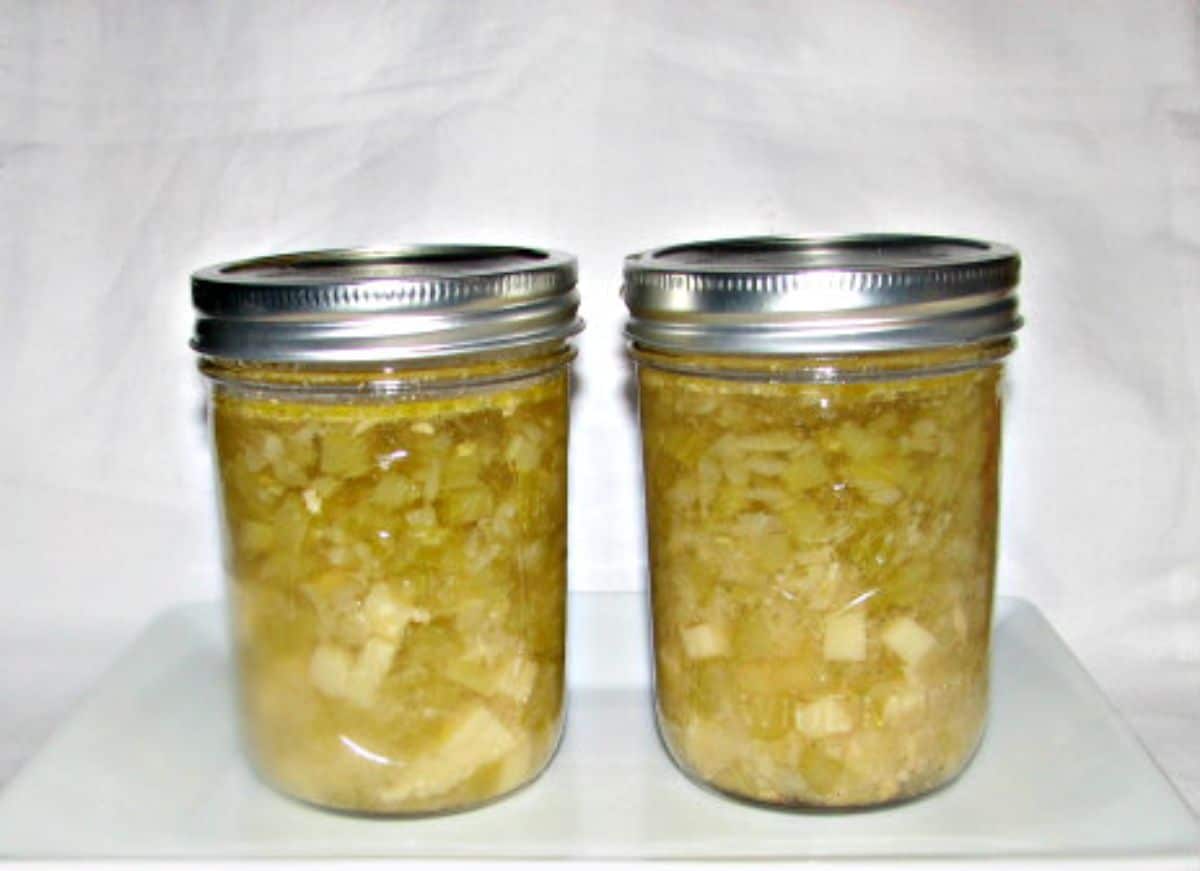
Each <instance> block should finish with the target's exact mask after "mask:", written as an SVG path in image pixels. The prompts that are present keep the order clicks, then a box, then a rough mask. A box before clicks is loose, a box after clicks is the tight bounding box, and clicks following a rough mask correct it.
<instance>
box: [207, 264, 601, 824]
mask: <svg viewBox="0 0 1200 871" xmlns="http://www.w3.org/2000/svg"><path fill="white" fill-rule="evenodd" d="M575 277H576V266H575V260H574V258H572V257H570V256H567V255H564V254H560V253H557V252H547V251H538V250H534V249H524V248H499V247H482V246H419V247H411V248H402V249H397V250H394V251H367V250H337V251H323V252H309V253H302V254H290V255H279V256H274V257H264V258H261V259H257V260H250V261H242V262H238V263H230V264H224V265H220V266H214V267H210V268H208V269H204V270H201V271H199V272H197V273H196V274H195V275H194V276H193V279H192V289H193V300H194V303H195V306H196V309H197V321H196V334H195V337H194V339H193V342H192V344H193V347H194V348H195V350H196V351H197V352H199V354H200V355H201V364H200V366H201V370H202V371H203V372H204V374H205V375H206V376H207V379H208V383H209V384H210V386H211V391H210V394H211V395H210V410H211V423H212V431H213V438H214V444H215V455H216V465H217V472H218V482H219V494H220V508H221V518H222V533H223V547H224V562H225V567H226V576H227V588H228V597H229V606H230V616H231V622H232V626H233V630H234V631H233V637H234V642H235V659H236V670H237V678H238V689H239V715H240V719H241V724H242V733H243V737H244V743H245V746H246V749H247V753H248V756H249V758H250V761H251V762H252V764H253V766H254V767H255V769H256V770H257V771H258V773H259V774H260V776H262V777H263V778H264V779H265V780H266V781H267V782H268V783H270V784H272V785H273V786H275V787H276V788H278V789H279V790H281V791H282V792H285V793H287V794H290V795H292V796H294V797H297V798H300V799H303V800H305V801H308V802H311V803H314V804H318V805H323V806H327V807H331V808H338V809H343V810H350V811H357V812H363V813H371V814H397V815H400V814H420V813H430V812H439V811H452V810H460V809H464V808H468V807H472V806H475V805H479V804H482V803H485V802H487V801H489V800H491V799H493V798H496V797H498V796H501V795H504V794H505V793H508V792H511V791H512V790H515V789H517V788H518V787H520V786H522V785H523V784H525V783H528V782H529V781H531V780H532V779H534V778H535V777H536V776H537V775H538V774H539V773H540V772H541V771H542V769H543V768H544V767H545V765H546V764H547V763H548V762H549V760H550V758H551V756H552V755H553V753H554V750H555V748H556V746H557V743H558V739H559V735H560V733H561V729H562V723H563V668H564V631H565V616H566V613H565V609H566V523H567V517H566V511H567V505H566V486H567V485H566V463H567V419H568V397H567V392H568V391H567V388H568V384H567V381H568V374H569V373H568V369H569V364H570V360H571V358H572V356H573V351H572V349H571V347H570V345H569V338H570V337H571V336H572V335H574V334H575V333H576V332H578V330H579V329H580V328H581V324H580V322H579V321H578V319H577V318H576V316H575V313H576V309H577V306H578V296H577V294H576V291H575Z"/></svg>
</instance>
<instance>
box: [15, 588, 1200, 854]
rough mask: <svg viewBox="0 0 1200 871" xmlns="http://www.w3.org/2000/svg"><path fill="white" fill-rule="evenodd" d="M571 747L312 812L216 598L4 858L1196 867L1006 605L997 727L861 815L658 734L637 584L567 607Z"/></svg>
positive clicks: (1127, 739)
mask: <svg viewBox="0 0 1200 871" xmlns="http://www.w3.org/2000/svg"><path fill="white" fill-rule="evenodd" d="M571 609H572V623H571V633H572V638H571V640H572V647H571V649H572V651H573V658H572V661H571V663H570V666H569V669H568V673H569V681H570V683H571V685H572V686H573V687H574V692H573V695H572V697H571V700H570V714H569V721H568V729H567V735H566V739H565V741H564V744H563V747H562V749H561V750H560V752H559V754H558V756H557V758H556V759H555V760H554V762H553V763H552V765H551V767H550V768H549V770H548V771H547V773H546V774H545V775H544V776H543V777H542V778H541V779H540V780H539V781H537V782H536V783H535V784H534V785H533V786H532V787H530V788H529V789H526V790H524V791H522V792H520V793H518V794H517V795H515V796H513V797H511V798H510V799H508V800H505V801H502V802H499V803H497V804H495V805H493V806H491V807H488V808H485V809H482V810H479V811H475V812H471V813H467V814H462V815H457V816H450V817H442V818H437V819H425V820H400V821H381V820H370V819H361V818H354V817H348V816H343V815H337V814H330V813H325V812H322V811H318V810H314V809H312V808H309V807H307V806H303V805H301V804H299V803H296V802H292V801H289V800H287V799H284V798H281V797H279V796H277V795H276V794H274V793H273V792H271V791H270V790H269V789H267V788H266V787H265V786H263V785H262V784H260V783H259V782H257V781H256V780H255V779H254V778H253V777H252V775H251V774H250V772H249V771H248V769H247V768H246V766H245V765H244V764H243V762H242V760H241V758H240V756H239V755H238V753H237V750H236V738H235V734H234V728H233V724H234V718H233V716H232V713H231V710H230V703H231V699H232V692H231V689H230V687H229V685H228V683H229V674H228V661H227V656H226V653H225V643H224V639H223V637H222V632H221V631H220V619H219V616H220V615H219V611H218V609H217V607H216V606H214V605H194V606H188V607H184V608H178V609H175V610H173V611H171V612H169V613H168V614H166V615H165V616H164V617H163V618H161V619H160V620H159V621H157V622H156V623H155V624H154V625H153V626H152V627H151V629H150V630H149V631H148V632H147V633H146V634H145V635H144V636H143V637H142V638H141V639H140V641H139V642H138V643H137V644H136V646H135V647H134V648H133V649H132V650H131V651H129V652H128V653H127V654H126V655H125V656H124V657H123V658H122V659H121V661H120V663H119V664H118V666H117V667H116V668H115V669H114V670H113V671H112V672H111V673H110V674H109V675H108V676H107V677H106V678H105V679H104V681H103V683H102V685H101V686H100V688H99V689H98V690H97V691H96V693H95V694H94V695H93V696H92V698H91V699H90V700H89V702H88V703H87V704H86V705H85V706H84V707H83V708H82V709H81V710H80V711H79V713H78V714H77V715H76V716H75V717H74V718H72V720H71V721H70V722H68V723H67V724H66V726H64V728H63V729H62V730H61V731H60V732H59V734H58V735H56V736H55V738H54V739H53V740H52V741H51V742H50V743H49V744H48V745H47V747H46V748H45V750H44V751H43V752H42V753H41V754H40V755H39V756H38V757H37V758H36V759H35V760H34V761H33V763H32V764H31V765H30V766H29V768H28V769H26V770H25V771H24V772H23V773H22V774H21V775H20V776H18V777H17V778H16V779H15V780H14V781H13V782H12V783H11V784H10V786H9V788H8V790H7V791H6V792H4V793H0V857H8V858H10V859H22V858H28V859H32V858H41V859H44V858H66V859H81V858H96V857H109V858H113V857H116V858H158V859H162V858H167V857H177V858H184V859H193V860H194V859H200V858H213V859H217V858H222V859H231V858H246V859H249V858H255V859H281V860H282V859H288V858H308V859H315V858H321V857H329V858H373V857H374V858H386V857H391V858H418V857H423V858H426V859H428V858H455V859H487V858H500V859H511V860H519V859H534V858H537V859H553V860H561V861H568V860H578V859H593V860H594V859H604V860H614V861H616V860H619V861H636V860H660V861H663V860H665V861H686V860H705V859H710V860H711V859H720V860H735V859H774V860H796V861H799V860H808V859H818V860H821V859H823V860H832V859H839V858H840V859H847V860H849V859H853V860H855V861H856V862H861V863H864V864H867V865H870V864H873V863H879V864H887V863H890V862H899V861H917V860H932V859H936V858H938V857H942V858H946V857H953V858H954V859H955V862H956V864H957V865H958V866H962V865H965V864H968V862H969V860H972V859H982V858H988V859H1000V860H1003V859H1007V860H1010V861H1016V860H1020V861H1022V862H1025V863H1027V864H1029V865H1035V864H1039V863H1045V864H1047V865H1048V866H1056V865H1058V864H1061V863H1062V862H1063V861H1066V860H1067V859H1079V860H1084V859H1097V860H1102V861H1103V862H1106V863H1109V864H1110V865H1112V864H1119V863H1120V862H1122V861H1125V862H1128V863H1129V867H1131V868H1133V867H1137V868H1140V867H1145V864H1146V863H1148V862H1155V861H1157V862H1160V863H1161V864H1162V866H1164V867H1167V866H1175V867H1192V865H1193V863H1194V862H1195V860H1196V859H1197V857H1198V856H1200V829H1197V824H1196V820H1195V819H1194V818H1193V817H1192V816H1191V815H1190V813H1189V812H1188V810H1187V809H1186V808H1185V806H1184V804H1183V803H1182V801H1181V800H1180V799H1179V797H1178V796H1177V795H1176V794H1175V793H1174V792H1173V790H1172V789H1171V787H1170V786H1169V785H1168V783H1167V782H1166V780H1165V779H1164V778H1163V776H1162V775H1161V774H1160V773H1159V771H1158V770H1157V769H1155V767H1154V766H1153V765H1152V764H1151V762H1150V760H1149V759H1148V757H1147V756H1146V755H1145V753H1144V751H1143V750H1142V748H1141V747H1140V746H1139V745H1138V743H1137V742H1136V740H1135V739H1134V738H1133V737H1132V736H1131V734H1130V733H1129V731H1128V730H1127V729H1126V728H1125V727H1124V726H1123V725H1122V724H1121V723H1120V722H1119V720H1117V718H1116V717H1115V716H1114V714H1113V712H1112V710H1111V709H1110V708H1109V707H1108V705H1107V704H1106V702H1105V701H1104V699H1103V698H1102V697H1101V696H1100V695H1099V693H1098V692H1097V690H1096V688H1095V686H1094V684H1092V682H1091V681H1090V679H1089V678H1088V677H1087V675H1086V674H1085V673H1084V671H1083V670H1082V669H1081V668H1080V667H1079V665H1078V664H1077V663H1076V661H1075V660H1074V659H1073V658H1072V657H1071V655H1070V653H1069V652H1068V651H1067V649H1066V648H1065V647H1064V646H1063V645H1062V643H1061V642H1060V641H1059V640H1058V639H1057V637H1056V636H1055V635H1054V633H1053V632H1052V630H1051V629H1050V627H1049V625H1048V624H1047V623H1046V622H1045V621H1044V620H1043V619H1042V617H1041V615H1040V614H1039V613H1038V612H1037V611H1036V609H1034V608H1033V607H1032V606H1031V605H1029V604H1028V603H1027V602H1024V601H1022V600H1002V601H1001V603H1000V606H999V608H998V615H997V627H996V634H995V667H994V675H995V676H994V702H993V711H992V717H991V721H990V725H989V729H988V733H987V736H986V739H985V742H984V745H983V748H982V749H981V751H980V752H979V754H978V756H977V757H976V759H975V760H974V762H973V763H972V765H971V767H970V768H969V769H968V770H967V773H966V774H965V775H964V776H963V777H962V778H961V779H960V780H959V781H958V782H957V783H955V784H954V785H952V786H951V787H950V788H948V789H946V790H943V791H941V792H939V793H937V794H935V795H933V796H930V797H928V798H926V799H924V800H921V801H916V802H912V803H909V804H907V805H904V806H900V807H895V808H889V809H885V810H880V811H873V812H869V813H858V814H833V815H829V814H808V815H804V814H793V813H787V812H778V811H767V810H762V809H758V808H751V807H746V806H744V805H740V804H736V803H733V802H731V801H728V800H726V799H723V798H720V797H718V796H715V795H712V794H709V793H707V792H705V791H703V790H701V789H699V788H697V787H696V786H694V785H693V784H691V783H690V782H689V781H687V780H685V779H684V778H683V776H682V775H680V774H679V773H678V772H677V771H676V770H675V769H674V768H673V767H672V766H671V764H670V762H669V761H668V759H667V757H666V755H665V754H664V753H663V751H662V750H661V748H660V747H659V745H658V741H657V738H656V736H655V733H654V726H653V722H652V715H651V708H650V696H649V688H648V667H647V663H648V659H649V651H648V644H647V638H646V622H645V613H644V602H643V598H642V597H641V596H639V595H637V594H607V595H606V594H597V593H592V594H577V595H575V596H574V597H573V598H572V601H571Z"/></svg>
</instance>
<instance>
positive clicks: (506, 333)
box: [191, 245, 583, 362]
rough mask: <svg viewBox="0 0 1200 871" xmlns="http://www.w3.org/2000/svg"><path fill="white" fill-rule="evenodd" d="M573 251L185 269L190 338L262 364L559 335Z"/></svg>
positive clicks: (358, 253)
mask: <svg viewBox="0 0 1200 871" xmlns="http://www.w3.org/2000/svg"><path fill="white" fill-rule="evenodd" d="M577 275H578V269H577V266H576V260H575V258H574V257H573V256H572V255H570V254H567V253H565V252H562V251H549V250H542V249H537V248H523V247H513V246H498V245H408V246H403V247H397V248H392V249H366V248H342V249H331V250H326V251H304V252H297V253H291V254H277V255H271V256H267V257H259V258H254V259H250V260H239V261H234V262H230V263H222V264H218V265H216V266H209V267H207V268H204V269H200V270H198V271H197V272H195V273H193V274H192V303H193V305H194V307H195V309H196V324H195V333H194V335H193V337H192V341H191V346H192V348H193V349H195V350H196V351H197V352H199V353H200V354H203V355H205V356H208V357H216V358H221V359H232V360H251V361H262V362H372V361H389V360H412V359H418V358H425V357H445V356H452V355H459V354H472V353H480V352H487V351H493V350H503V349H509V348H517V347H522V346H528V345H534V344H540V343H543V342H553V341H561V340H564V339H566V338H568V337H570V336H572V335H574V334H575V333H578V332H579V331H580V330H581V329H582V328H583V324H582V322H581V321H580V320H579V318H578V317H577V316H576V313H577V311H578V308H579V294H578V292H577V291H576V289H575V284H576V280H577Z"/></svg>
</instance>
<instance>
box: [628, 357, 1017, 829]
mask: <svg viewBox="0 0 1200 871" xmlns="http://www.w3.org/2000/svg"><path fill="white" fill-rule="evenodd" d="M1009 348H1010V345H1009V343H1008V342H1003V343H995V344H990V345H975V346H968V347H964V348H956V349H950V350H941V351H912V352H899V353H887V354H863V355H843V356H838V357H827V358H804V357H792V358H785V357H772V358H754V357H712V358H703V357H689V356H684V355H668V354H662V353H654V352H649V351H635V356H636V357H637V359H638V378H639V393H640V410H641V425H642V436H643V448H644V469H645V477H646V489H647V492H646V505H647V520H648V536H649V547H650V570H651V595H652V608H653V625H654V651H655V683H656V706H657V716H658V725H659V731H660V734H661V736H662V738H663V741H664V743H665V745H666V746H667V749H668V751H669V752H670V754H671V755H672V757H673V758H674V759H675V761H676V763H677V764H678V765H679V767H680V768H681V769H682V770H683V771H684V772H685V773H687V774H688V775H689V776H691V777H692V778H694V779H696V780H698V781H700V782H702V783H704V784H706V785H708V786H711V787H714V788H716V789H718V790H720V791H722V792H725V793H728V794H731V795H733V796H736V797H739V798H743V799H747V800H751V801H755V802H761V803H765V804H771V805H779V806H797V807H869V806H875V805H880V804H886V803H890V802H895V801H899V800H903V799H906V798H911V797H914V796H917V795H921V794H923V793H926V792H929V791H931V790H933V789H936V788H937V787H938V786H940V785H942V784H944V783H946V782H948V781H950V780H952V779H953V778H954V777H955V776H957V775H958V774H959V773H960V772H961V771H962V769H963V768H964V767H965V765H966V764H967V762H968V760H969V759H970V757H971V756H972V754H973V752H974V750H975V748H976V746H977V745H978V743H979V740H980V738H981V735H982V732H983V728H984V723H985V719H986V710H987V697H988V662H989V644H990V625H991V609H992V599H993V579H994V570H995V550H996V526H997V503H998V492H997V491H998V469H999V447H1000V418H1001V410H1000V396H999V385H1000V380H1001V375H1002V362H1001V361H1002V358H1003V356H1004V355H1005V354H1006V353H1007V352H1008V350H1009Z"/></svg>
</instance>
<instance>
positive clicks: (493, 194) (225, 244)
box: [0, 0, 1200, 807]
mask: <svg viewBox="0 0 1200 871" xmlns="http://www.w3.org/2000/svg"><path fill="white" fill-rule="evenodd" d="M1198 22H1200V4H1198V3H1197V2H1196V0H1138V2H1134V0H1036V2H1030V0H1027V2H995V0H930V2H921V3H895V2H892V0H808V2H783V0H778V2H773V0H754V2H744V3H726V2H717V0H695V2H684V0H678V2H669V0H596V2H577V0H565V2H560V0H486V2H480V0H455V2H444V0H422V2H418V0H414V2H403V3H401V2H380V0H345V2H338V3H327V2H317V0H259V2H254V3H246V2H240V0H214V2H204V3H183V2H175V3H163V2H156V0H125V2H113V0H94V2H89V0H45V2H35V0H0V371H2V372H3V373H4V377H3V378H0V408H2V409H4V412H3V413H2V414H0V555H2V556H3V558H4V563H3V564H4V569H3V574H0V583H3V584H4V592H5V594H6V595H4V596H2V597H0V654H2V655H3V656H4V662H5V663H6V666H5V668H3V669H0V692H2V693H3V696H2V703H0V745H2V746H0V779H3V778H5V777H6V776H8V775H9V774H10V773H11V771H12V770H13V768H14V766H15V765H16V764H17V763H18V762H19V760H21V759H23V758H25V757H26V756H27V754H28V752H29V751H30V749H32V747H34V746H35V745H36V744H37V742H38V741H39V740H41V739H42V737H43V736H44V735H45V734H46V732H47V730H48V728H49V726H50V725H51V724H52V723H53V722H54V721H55V720H56V719H57V718H59V717H60V716H62V713H63V711H64V709H65V708H66V706H67V705H68V704H69V703H70V701H71V700H72V699H73V698H74V697H75V696H76V695H77V693H78V691H79V688H81V687H83V686H86V685H87V683H88V682H89V680H90V679H91V678H92V677H93V676H94V674H95V673H96V672H97V671H98V670H99V669H100V668H101V667H102V665H103V663H104V662H105V661H107V660H108V659H110V658H111V657H112V656H114V655H115V653H116V651H117V650H119V649H120V646H121V645H122V644H124V643H125V642H126V641H127V640H129V638H130V637H131V636H132V633H133V632H134V630H135V628H136V627H137V626H139V625H141V624H142V623H143V622H144V621H145V620H147V619H149V618H150V617H151V615H153V614H154V613H156V612H157V611H158V610H160V609H161V608H163V607H166V606H168V605H170V604H172V603H175V602H178V601H185V600H192V599H196V598H204V597H213V596H215V595H216V593H217V586H218V583H219V581H218V579H219V577H220V574H219V571H218V561H217V555H216V546H215V542H216V539H215V535H214V528H213V526H214V524H213V511H212V505H211V498H212V494H211V483H210V473H209V468H208V461H207V455H206V449H205V445H204V437H203V427H202V423H201V415H200V405H201V391H200V387H199V383H198V380H197V378H196V376H195V375H194V372H193V361H192V359H191V355H190V353H189V351H188V350H187V348H186V339H187V335H188V331H189V329H190V312H189V303H188V299H187V287H186V280H185V277H186V275H187V273H188V272H189V271H190V270H191V269H192V268H194V267H196V266H199V265H202V264H205V263H208V262H212V261H215V260H220V259H225V258H230V257H237V256H242V255H249V254H255V253H261V252H264V251H272V250H283V249H293V248H303V247H315V246H322V245H329V244H342V243H357V242H384V243H386V242H388V241H397V240H434V239H460V240H476V239H477V240H497V241H515V242H528V243H533V244H546V245H553V246H557V247H563V248H567V249H571V250H574V251H576V252H578V253H579V255H580V257H581V261H582V291H583V295H584V298H585V301H584V314H585V315H586V317H587V318H588V320H589V324H590V327H589V330H588V332H587V333H586V334H585V335H584V338H583V340H582V347H581V355H580V359H579V366H578V371H579V374H580V382H581V389H580V391H579V395H578V400H577V402H576V403H575V425H574V429H573V444H572V497H571V499H572V501H571V513H572V532H571V534H572V541H571V559H572V572H571V578H572V583H573V584H574V585H575V586H576V587H577V588H579V589H612V590H620V589H636V588H638V587H639V586H640V585H641V584H642V578H643V568H644V558H643V550H642V542H641V533H640V529H641V526H640V524H641V513H640V506H639V496H640V490H639V488H640V483H639V479H638V472H637V463H636V444H637V442H636V431H635V425H634V419H633V414H632V411H631V408H630V407H629V405H628V403H627V398H626V393H625V389H626V377H627V369H626V366H625V364H624V362H623V359H622V357H621V355H620V342H619V340H618V328H619V323H620V321H621V318H622V310H621V306H620V304H619V301H618V299H617V295H616V287H617V284H618V281H619V269H620V259H621V257H622V256H623V255H624V254H625V253H627V252H630V251H633V250H636V249H640V248H642V247H645V246H649V245H655V244H660V243H667V242H672V241H676V240H685V239H689V238H699V237H709V236H718V235H728V234H735V233H748V232H763V231H771V232H811V231H822V230H827V231H847V230H862V229H897V230H926V231H939V232H954V233H965V234H976V235H981V236H985V237H993V238H997V239H1000V240H1003V241H1007V242H1011V243H1013V244H1015V245H1017V246H1018V247H1019V248H1020V249H1021V250H1022V251H1023V253H1024V254H1025V267H1026V268H1025V280H1024V283H1023V287H1022V293H1023V304H1024V308H1025V312H1026V314H1027V316H1028V327H1027V329H1026V330H1025V331H1024V332H1023V334H1022V337H1021V347H1020V348H1019V350H1018V352H1017V354H1016V356H1015V357H1014V358H1013V365H1012V379H1011V390H1010V395H1011V401H1010V403H1009V408H1008V411H1009V426H1008V429H1007V437H1006V444H1005V481H1004V485H1005V486H1004V500H1003V502H1004V507H1003V515H1004V516H1003V524H1002V532H1001V572H1000V586H1001V590H1002V591H1003V592H1007V593H1010V594H1012V593H1017V594H1021V595H1025V596H1028V597H1030V598H1031V599H1033V600H1034V601H1036V602H1037V603H1038V604H1039V606H1040V607H1042V608H1043V609H1044V610H1045V611H1046V613H1047V614H1049V615H1050V617H1051V619H1052V620H1053V621H1054V623H1055V625H1056V626H1058V627H1059V628H1060V629H1061V631H1062V632H1063V634H1064V635H1065V636H1066V638H1067V639H1068V640H1069V641H1070V642H1071V643H1072V645H1073V647H1074V649H1076V650H1078V651H1079V653H1080V655H1081V657H1082V658H1083V659H1084V661H1085V662H1086V663H1087V664H1088V665H1089V667H1090V668H1091V669H1092V671H1093V673H1095V674H1096V675H1097V677H1098V679H1099V680H1100V681H1101V683H1102V684H1103V685H1104V686H1105V687H1106V689H1108V690H1109V691H1110V692H1111V693H1112V694H1113V696H1114V698H1115V699H1116V700H1117V701H1118V703H1119V704H1120V705H1121V707H1122V708H1123V709H1124V710H1125V711H1127V712H1129V713H1130V714H1131V715H1132V717H1133V719H1134V722H1135V724H1136V725H1137V727H1138V728H1139V729H1140V730H1142V731H1143V733H1144V734H1145V735H1146V736H1147V737H1148V738H1149V740H1150V741H1151V742H1152V746H1153V748H1154V750H1155V752H1156V753H1157V754H1158V755H1159V756H1160V758H1161V759H1162V760H1163V762H1164V764H1166V765H1167V767H1168V769H1169V770H1170V772H1171V773H1172V775H1173V776H1174V777H1175V778H1176V779H1177V780H1178V782H1179V783H1180V785H1181V787H1182V788H1183V789H1184V790H1185V791H1186V793H1187V794H1188V795H1189V797H1190V798H1191V800H1192V802H1193V803H1194V804H1195V805H1196V806H1197V807H1200V535H1198V534H1197V530H1200V457H1198V455H1197V451H1198V446H1200V386H1198V385H1200V378H1198V376H1197V373H1198V372H1200V340H1198V338H1200V294H1198V293H1197V292H1196V291H1197V280H1198V279H1197V276H1200V38H1198V31H1197V28H1198ZM35 676H36V677H35Z"/></svg>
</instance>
